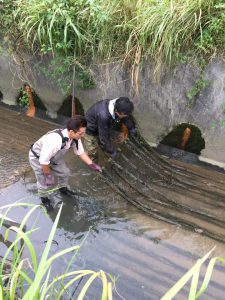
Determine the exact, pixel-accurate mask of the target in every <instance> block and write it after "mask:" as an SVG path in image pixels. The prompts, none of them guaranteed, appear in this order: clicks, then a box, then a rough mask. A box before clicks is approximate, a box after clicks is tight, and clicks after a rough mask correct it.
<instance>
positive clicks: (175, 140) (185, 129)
mask: <svg viewBox="0 0 225 300" xmlns="http://www.w3.org/2000/svg"><path fill="white" fill-rule="evenodd" d="M160 144H163V145H167V146H170V147H173V148H178V149H181V150H185V151H187V152H191V153H195V154H198V155H200V154H201V151H202V149H204V148H205V140H204V139H203V138H202V134H201V131H200V129H199V128H198V127H196V126H194V125H191V124H188V123H182V124H179V125H177V126H176V127H175V128H174V129H173V130H172V131H171V132H170V133H169V134H168V135H167V136H165V137H164V138H163V140H162V141H161V142H160Z"/></svg>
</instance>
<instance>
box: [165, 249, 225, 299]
mask: <svg viewBox="0 0 225 300" xmlns="http://www.w3.org/2000/svg"><path fill="white" fill-rule="evenodd" d="M214 249H215V247H214V248H213V249H212V250H211V251H209V252H208V253H207V254H206V255H205V256H204V257H203V258H201V259H199V260H198V261H197V262H196V264H195V265H194V266H193V267H192V268H191V269H190V270H189V271H188V272H187V273H186V274H185V275H184V276H183V277H182V278H181V279H180V280H178V281H177V283H176V284H175V285H174V286H173V287H172V288H171V289H170V290H169V291H168V292H167V293H166V294H165V295H164V296H163V297H162V298H161V300H170V299H174V296H176V294H177V293H178V292H179V291H180V290H181V289H182V288H183V287H184V286H185V284H186V283H187V282H188V281H189V280H190V279H191V286H190V291H189V297H188V299H189V300H195V299H198V298H199V297H200V296H201V295H202V294H203V293H204V292H205V290H206V289H207V287H208V284H209V282H210V279H211V276H212V272H213V268H214V266H215V263H216V262H217V261H219V262H222V263H225V259H224V258H222V257H214V258H212V259H211V260H210V261H209V263H208V267H207V270H206V273H205V277H204V280H203V282H202V284H201V287H200V288H199V290H197V288H198V283H199V275H200V268H201V267H202V265H203V264H204V262H205V261H206V260H207V259H208V258H209V256H210V255H211V254H212V252H213V250H214Z"/></svg>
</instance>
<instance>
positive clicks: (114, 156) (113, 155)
mask: <svg viewBox="0 0 225 300" xmlns="http://www.w3.org/2000/svg"><path fill="white" fill-rule="evenodd" d="M116 155H117V152H116V151H115V150H114V151H113V153H111V157H112V160H115V158H116Z"/></svg>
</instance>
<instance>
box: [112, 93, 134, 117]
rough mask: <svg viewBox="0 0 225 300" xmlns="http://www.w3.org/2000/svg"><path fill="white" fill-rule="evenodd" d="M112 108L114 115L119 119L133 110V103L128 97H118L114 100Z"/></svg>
mask: <svg viewBox="0 0 225 300" xmlns="http://www.w3.org/2000/svg"><path fill="white" fill-rule="evenodd" d="M114 110H115V114H116V116H117V117H118V118H120V119H121V118H125V117H127V116H129V115H130V114H131V113H132V112H133V110H134V105H133V103H132V102H131V101H130V99H129V98H127V97H120V98H118V99H117V100H116V103H115V107H114Z"/></svg>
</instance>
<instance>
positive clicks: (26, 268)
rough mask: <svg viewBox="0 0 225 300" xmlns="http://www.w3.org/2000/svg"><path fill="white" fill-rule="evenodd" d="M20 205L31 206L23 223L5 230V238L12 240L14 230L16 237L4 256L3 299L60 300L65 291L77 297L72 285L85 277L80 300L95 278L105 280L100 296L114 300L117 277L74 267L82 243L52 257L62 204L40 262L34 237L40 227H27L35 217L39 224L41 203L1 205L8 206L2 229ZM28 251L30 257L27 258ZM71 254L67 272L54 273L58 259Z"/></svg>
mask: <svg viewBox="0 0 225 300" xmlns="http://www.w3.org/2000/svg"><path fill="white" fill-rule="evenodd" d="M18 206H30V209H29V211H28V212H27V214H26V215H25V217H24V219H23V220H22V222H21V224H20V226H18V227H17V226H11V227H10V228H8V229H7V230H6V232H5V235H4V240H5V241H7V240H8V236H9V232H14V233H15V234H16V237H15V239H14V241H13V242H11V245H9V244H10V242H9V241H7V243H6V244H7V245H8V249H7V250H6V252H5V255H4V257H3V258H2V259H1V263H0V299H1V300H16V299H23V300H30V299H32V300H41V299H54V300H60V299H63V295H64V294H66V295H67V296H69V298H70V299H72V298H74V297H73V295H70V292H69V289H70V288H72V286H73V287H74V286H75V287H76V286H78V285H79V284H80V281H81V279H82V278H83V280H82V285H81V286H79V293H77V294H76V299H78V300H82V299H84V298H85V297H86V293H87V291H88V289H89V287H90V286H91V285H92V283H93V282H94V281H96V282H97V283H100V282H101V283H102V288H101V287H100V293H99V294H101V296H99V299H102V300H112V280H114V279H113V278H112V277H111V276H110V275H106V274H105V273H104V272H103V271H98V272H95V271H92V270H78V271H73V270H72V271H71V270H70V268H71V264H72V262H73V261H74V260H75V257H76V254H77V252H78V251H79V248H80V247H79V246H77V245H76V246H73V247H70V248H67V249H65V250H61V251H59V252H58V253H56V254H54V255H52V256H49V253H50V249H51V245H52V243H53V238H54V234H55V232H56V229H57V225H58V221H59V217H60V213H61V210H62V206H61V207H60V209H59V211H58V214H57V216H56V218H55V222H54V224H53V226H52V228H51V231H50V234H49V238H48V240H47V242H46V244H45V245H44V247H43V248H44V249H43V251H42V255H41V258H40V261H38V253H37V250H35V247H34V245H33V244H32V241H31V238H30V237H31V235H32V233H33V232H35V231H36V230H37V228H34V227H35V224H34V226H33V228H31V229H29V231H26V232H25V226H26V223H27V221H28V219H30V218H33V222H32V223H35V221H34V219H35V218H34V217H33V216H34V215H35V214H36V210H37V208H39V207H40V206H39V205H31V204H26V203H17V204H12V205H6V206H4V207H1V208H0V211H1V210H3V209H4V211H5V214H4V217H3V219H0V230H1V232H2V229H3V220H4V218H6V217H7V215H8V212H9V211H10V209H13V208H17V207H18ZM36 221H37V220H36ZM24 250H26V251H24ZM24 252H25V253H26V254H25V255H26V256H27V257H25V255H24ZM69 253H70V254H71V256H72V258H71V261H70V262H69V263H68V264H65V271H64V273H63V274H60V275H59V274H57V275H55V274H54V275H53V274H52V267H53V264H54V262H55V261H56V260H57V259H58V258H60V257H62V256H64V255H66V254H69ZM108 278H109V279H110V281H109V280H108ZM73 290H74V288H73ZM75 290H76V289H75Z"/></svg>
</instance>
